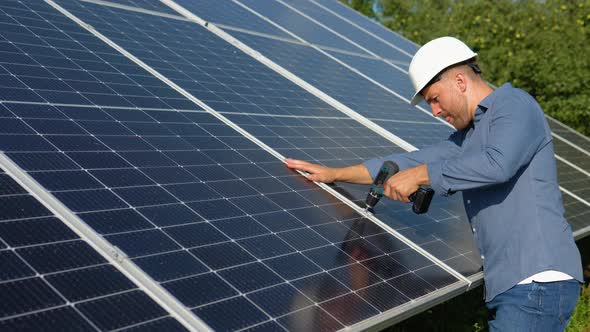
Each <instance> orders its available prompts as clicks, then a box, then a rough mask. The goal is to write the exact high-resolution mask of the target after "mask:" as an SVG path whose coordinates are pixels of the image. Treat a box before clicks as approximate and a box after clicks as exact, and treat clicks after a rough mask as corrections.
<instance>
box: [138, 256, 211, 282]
mask: <svg viewBox="0 0 590 332" xmlns="http://www.w3.org/2000/svg"><path fill="white" fill-rule="evenodd" d="M133 261H134V262H135V264H137V265H138V266H139V267H141V268H142V269H143V270H144V271H146V272H147V273H149V274H150V275H151V276H152V277H153V278H154V279H156V280H157V281H167V280H172V279H179V278H185V277H188V276H191V275H197V274H199V273H203V272H207V271H208V269H207V267H206V266H205V265H203V264H202V263H201V262H199V261H198V260H197V259H195V257H193V256H192V255H190V254H189V253H187V252H186V251H175V252H171V253H165V254H161V255H154V256H147V257H142V258H136V259H134V260H133Z"/></svg>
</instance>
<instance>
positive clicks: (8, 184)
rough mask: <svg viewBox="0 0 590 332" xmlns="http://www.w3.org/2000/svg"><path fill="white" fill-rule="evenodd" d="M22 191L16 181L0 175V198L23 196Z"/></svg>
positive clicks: (23, 191) (24, 191)
mask: <svg viewBox="0 0 590 332" xmlns="http://www.w3.org/2000/svg"><path fill="white" fill-rule="evenodd" d="M24 193H26V190H24V189H23V188H22V187H21V186H20V185H19V184H18V183H16V181H14V180H13V179H12V178H11V177H9V176H8V175H6V174H0V196H5V195H17V194H24Z"/></svg>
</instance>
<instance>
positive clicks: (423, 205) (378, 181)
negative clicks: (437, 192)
mask: <svg viewBox="0 0 590 332" xmlns="http://www.w3.org/2000/svg"><path fill="white" fill-rule="evenodd" d="M397 172H399V167H398V166H397V164H396V163H394V162H393V161H389V160H388V161H386V162H384V163H383V165H382V166H381V169H380V170H379V173H377V176H376V177H375V180H374V181H373V185H372V186H371V189H369V194H368V195H367V199H366V201H365V203H366V210H367V211H371V212H373V207H374V206H375V205H377V202H379V200H380V199H381V197H383V190H384V189H383V185H384V184H385V182H387V180H389V178H390V177H391V176H392V175H394V174H395V173H397ZM433 195H434V190H432V189H431V188H422V187H420V188H418V190H417V191H416V192H415V193H413V194H411V195H410V196H409V197H408V198H409V199H410V201H412V202H414V204H413V205H412V211H414V213H416V214H422V213H426V212H428V207H429V206H430V202H431V201H432V196H433Z"/></svg>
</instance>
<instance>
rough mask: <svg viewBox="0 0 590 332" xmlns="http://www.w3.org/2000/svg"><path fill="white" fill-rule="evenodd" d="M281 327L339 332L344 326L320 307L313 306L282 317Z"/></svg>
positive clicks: (280, 320)
mask: <svg viewBox="0 0 590 332" xmlns="http://www.w3.org/2000/svg"><path fill="white" fill-rule="evenodd" d="M278 321H279V323H280V324H281V326H284V327H285V328H286V329H287V330H289V331H292V330H298V329H301V330H302V331H322V330H323V331H337V330H340V329H342V328H344V326H343V325H342V324H341V323H339V322H338V321H337V320H336V319H334V317H332V316H331V315H330V314H328V313H327V312H325V311H324V310H323V309H321V308H320V307H319V306H312V307H309V308H306V309H303V310H300V311H297V312H295V313H292V314H289V315H286V316H283V317H281V318H280V319H279V320H278Z"/></svg>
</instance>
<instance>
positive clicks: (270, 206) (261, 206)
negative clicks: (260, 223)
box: [232, 196, 282, 214]
mask: <svg viewBox="0 0 590 332" xmlns="http://www.w3.org/2000/svg"><path fill="white" fill-rule="evenodd" d="M232 203H234V204H235V205H237V206H238V207H239V208H240V209H242V211H244V212H246V213H248V214H259V213H270V212H276V211H280V210H282V209H281V207H280V206H278V205H276V204H275V203H273V201H271V200H270V199H268V198H266V197H264V196H248V197H240V198H234V199H232Z"/></svg>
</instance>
